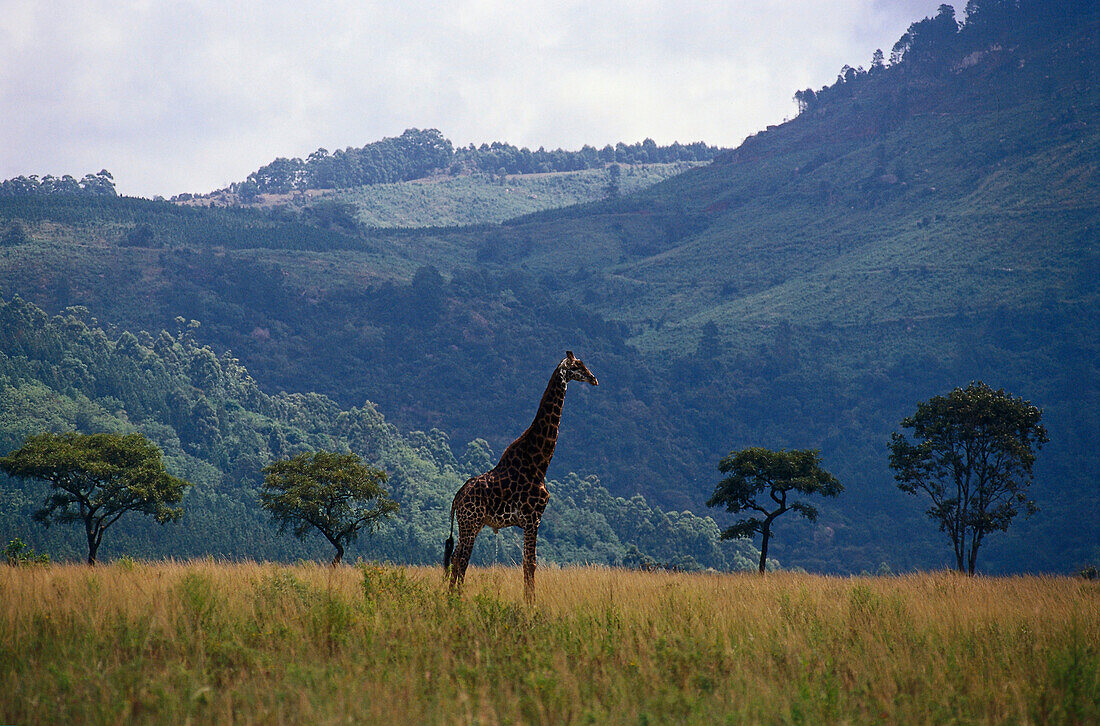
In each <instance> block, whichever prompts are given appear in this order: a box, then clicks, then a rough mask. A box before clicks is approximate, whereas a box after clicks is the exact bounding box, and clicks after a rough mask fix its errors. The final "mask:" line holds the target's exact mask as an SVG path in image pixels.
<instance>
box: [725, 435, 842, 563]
mask: <svg viewBox="0 0 1100 726" xmlns="http://www.w3.org/2000/svg"><path fill="white" fill-rule="evenodd" d="M718 470H719V471H721V472H722V473H724V474H728V475H729V476H727V477H726V478H725V479H723V480H722V481H721V482H719V483H718V486H717V487H715V489H714V494H713V495H711V497H710V499H708V500H707V506H708V507H717V506H720V505H725V507H726V510H727V511H730V512H734V513H737V512H756V513H757V514H758V515H759V516H757V515H753V516H750V517H747V518H745V519H742V520H740V521H738V522H736V523H735V524H734V525H733V526H732V527H729V528H728V529H726V530H725V531H724V532H722V539H748V538H751V537H753V536H754V535H755V534H756V533H757V532H759V533H760V534H761V537H762V539H761V542H760V573H761V574H763V573H764V567H765V565H766V564H767V561H768V540H769V539H770V538H771V527H772V522H774V521H775V519H776V517H778V516H780V515H781V514H784V513H786V512H789V511H790V510H792V509H793V510H794V511H796V512H798V513H799V514H801V515H802V516H803V517H805V518H806V519H808V520H810V521H811V522H812V521H814V520H815V519H817V508H816V507H814V506H813V505H811V504H807V503H806V502H803V501H800V500H796V499H794V498H793V497H794V495H795V494H820V495H822V496H826V497H833V496H836V495H837V494H839V493H840V492H842V491H844V487H843V486H842V485H841V484H840V482H838V481H837V480H836V479H835V478H834V477H833V475H832V474H830V473H829V472H827V471H825V469H823V468H822V467H821V454H820V452H818V451H816V450H813V449H798V450H794V451H787V450H785V449H784V450H781V451H772V450H771V449H764V448H760V447H753V448H748V449H743V450H741V451H734V452H730V453H729V454H728V455H727V456H726V457H725V458H723V459H722V461H720V462H719V463H718Z"/></svg>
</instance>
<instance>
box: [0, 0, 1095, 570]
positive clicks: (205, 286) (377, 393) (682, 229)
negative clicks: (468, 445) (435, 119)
mask: <svg viewBox="0 0 1100 726" xmlns="http://www.w3.org/2000/svg"><path fill="white" fill-rule="evenodd" d="M1098 39H1100V13H1098V11H1097V10H1096V9H1095V5H1090V4H1080V3H1061V2H1053V3H1049V2H1048V3H1036V2H1023V3H1018V4H1015V3H1003V2H991V3H986V2H983V3H971V12H969V13H968V15H967V18H966V23H965V25H963V26H961V29H960V26H959V25H958V24H957V23H956V21H955V18H954V16H953V14H952V13H949V12H947V10H943V11H941V12H940V14H939V15H938V16H937V17H935V18H930V19H927V20H925V21H922V22H919V23H915V24H914V25H913V27H912V28H910V30H909V32H908V33H906V35H905V36H904V37H903V38H902V39H901V40H900V41H899V44H898V45H897V46H896V47H895V48H894V49H893V52H892V53H891V56H892V58H891V61H890V63H889V64H887V63H886V62H885V61H884V60H882V56H885V54H881V55H876V56H875V57H874V58H873V60H872V62H871V65H870V67H869V68H868V69H867V70H866V71H864V70H862V69H860V68H858V67H857V68H845V69H843V70H842V72H841V76H840V78H839V79H838V81H837V83H836V84H834V85H832V86H830V87H828V88H825V89H820V90H818V91H799V93H798V98H799V101H800V103H802V104H803V106H804V110H803V112H802V113H801V114H800V115H799V116H798V117H797V118H796V119H794V120H792V121H791V122H789V123H786V124H783V125H781V126H778V127H774V128H770V129H768V130H767V131H765V132H761V133H760V134H758V135H757V136H754V137H752V138H750V139H749V140H747V141H746V142H745V143H744V144H743V145H742V146H741V147H740V148H738V149H736V150H733V151H731V152H729V153H728V154H724V155H722V156H721V157H720V158H718V159H717V160H716V161H715V162H714V163H712V164H710V165H709V166H706V167H703V168H698V169H693V170H689V171H687V172H685V173H683V174H681V175H678V176H676V177H673V178H670V179H669V180H667V181H665V182H663V183H661V184H658V185H656V186H654V187H651V188H649V189H647V190H644V191H641V192H638V193H634V194H630V195H626V196H622V197H621V198H616V199H608V200H605V201H601V202H598V203H592V204H587V205H583V206H580V207H570V208H567V209H561V210H555V211H547V212H540V213H537V214H532V215H528V216H524V217H520V218H517V219H512V220H510V221H507V222H505V223H504V224H501V225H484V226H480V227H469V228H463V229H440V228H434V229H424V230H418V231H388V232H387V231H381V230H371V229H366V228H364V227H363V226H362V225H361V224H357V223H354V220H353V223H350V224H342V223H340V222H339V218H336V219H329V220H328V221H327V222H326V220H324V219H316V218H315V219H308V218H304V217H293V218H285V217H281V216H280V215H279V214H277V213H274V214H273V213H263V212H259V211H255V210H238V209H233V210H216V209H184V208H179V207H174V206H172V205H169V204H158V203H155V202H146V201H143V200H130V199H98V198H97V199H77V198H73V199H70V200H62V199H55V198H50V199H48V200H47V199H45V198H43V199H38V198H35V199H0V222H2V224H3V225H5V228H8V227H10V226H11V225H19V229H21V230H22V231H23V233H22V236H19V235H16V236H14V237H12V238H11V244H10V245H9V246H7V247H5V248H4V249H3V250H2V251H0V292H2V293H3V294H5V295H7V296H9V297H10V296H11V295H13V294H16V293H18V294H20V295H22V296H23V297H25V298H26V299H28V300H32V301H34V302H35V303H37V304H38V305H40V306H42V307H44V308H45V309H47V310H49V311H50V312H57V311H60V310H61V309H63V308H64V307H65V306H66V305H71V304H75V303H80V304H84V305H86V306H87V307H88V308H89V309H90V310H92V311H93V313H94V314H95V315H97V316H98V317H99V318H100V319H102V320H108V321H111V323H113V324H117V325H119V326H120V327H124V328H129V329H133V330H137V329H142V328H144V329H149V330H159V329H160V328H162V327H165V326H170V325H171V321H172V319H173V318H174V317H175V316H179V315H182V316H184V317H185V318H194V319H197V320H200V321H201V322H202V326H201V327H200V328H198V329H197V330H195V331H193V333H192V336H193V338H194V340H195V341H196V344H209V345H211V346H212V347H214V348H215V349H217V350H226V349H230V350H232V351H233V355H235V356H238V357H239V358H240V359H241V360H242V361H243V362H244V363H245V364H246V365H247V366H248V368H249V370H251V371H253V373H254V374H255V375H256V377H257V380H259V381H260V382H261V384H262V385H263V386H265V387H266V390H267V391H268V393H267V394H265V395H269V394H274V393H275V392H277V391H287V392H298V393H307V392H319V393H322V394H324V395H325V396H328V397H330V398H331V399H332V401H334V403H331V404H330V405H332V406H334V407H335V409H334V410H349V409H351V408H352V407H355V406H359V405H361V404H362V402H363V401H364V400H366V399H369V400H371V401H374V402H375V403H376V404H377V406H378V409H379V410H380V411H383V412H385V414H386V417H387V419H388V420H390V421H392V422H393V423H394V424H396V425H397V426H398V427H399V428H400V429H401V430H417V429H419V430H428V429H430V428H432V427H436V428H438V429H440V430H443V431H447V432H448V433H449V435H450V436H451V438H452V440H454V441H469V440H472V439H474V438H477V437H482V438H484V439H486V440H487V441H488V443H489V445H490V446H491V447H492V448H493V449H495V450H497V451H499V450H501V449H502V447H503V446H504V445H506V444H507V443H508V441H509V440H510V438H511V437H512V436H514V435H515V433H517V432H518V431H520V430H522V428H523V427H524V426H525V425H526V424H527V422H528V420H529V418H530V415H531V411H532V410H533V407H534V405H535V403H536V402H537V400H538V397H539V395H540V394H541V391H542V387H543V385H544V384H545V380H546V376H547V375H548V373H549V370H550V369H551V368H552V367H553V365H554V364H555V363H556V362H557V360H559V359H560V357H561V355H562V352H563V351H564V350H565V349H566V348H570V349H572V350H574V351H576V352H577V353H578V355H580V356H581V357H583V358H584V360H585V362H586V363H587V364H589V366H590V367H591V369H592V371H593V373H595V374H596V375H597V376H598V377H599V378H600V382H601V385H600V387H599V388H598V389H594V390H592V391H583V392H575V393H571V394H570V400H569V402H568V404H567V411H566V421H565V424H564V427H563V433H562V436H563V446H561V447H560V448H559V451H558V454H557V458H556V459H555V469H552V476H558V477H559V478H560V477H562V476H563V475H562V474H560V473H559V474H554V473H553V472H554V471H555V470H556V471H557V472H566V471H578V472H585V473H589V472H591V473H594V474H596V475H598V476H599V478H600V481H601V482H602V484H603V485H604V486H606V487H607V488H608V490H609V491H610V492H612V493H614V494H617V495H625V496H631V495H633V494H635V493H638V492H640V493H642V494H643V495H644V496H645V497H646V499H647V501H652V502H655V503H657V504H659V505H661V506H664V507H672V508H675V509H677V510H679V509H684V508H691V509H692V510H694V511H696V512H700V511H701V509H702V502H703V501H705V499H706V498H707V496H708V495H709V494H710V493H711V492H712V491H713V488H714V484H715V483H716V482H717V479H718V473H717V470H716V466H717V462H718V460H719V459H720V458H721V457H722V456H723V455H725V454H726V453H727V452H729V451H730V450H732V449H734V448H739V447H743V446H750V445H759V446H766V447H770V448H781V447H791V448H820V449H821V450H822V455H823V460H824V464H825V466H826V468H828V469H829V470H830V471H831V472H832V473H833V474H835V475H836V476H837V477H838V479H840V481H841V482H842V483H843V484H844V485H845V487H846V492H845V494H843V495H842V496H840V497H839V498H838V499H837V500H835V502H829V503H828V504H827V505H823V506H822V507H821V510H822V514H821V517H820V519H819V521H818V522H817V523H816V524H814V525H811V524H807V523H804V522H798V523H795V522H788V523H782V524H781V525H780V531H779V532H778V533H777V538H776V539H775V540H773V544H772V550H771V551H772V552H774V554H775V556H776V558H777V559H778V560H779V561H780V562H783V563H784V564H792V565H802V566H805V567H807V568H810V569H814V570H820V571H831V572H853V571H855V572H858V571H860V570H874V569H876V568H878V567H879V566H880V564H882V563H885V564H887V565H888V566H889V567H891V568H894V569H908V568H913V567H930V566H939V565H943V564H945V563H946V562H947V560H948V555H949V547H948V545H947V542H946V538H945V537H944V536H943V535H942V534H941V533H939V532H937V531H935V525H934V524H932V523H931V522H929V521H928V520H927V518H925V517H924V515H923V512H922V510H923V508H924V506H925V505H924V504H923V503H922V502H919V501H917V500H915V499H910V498H906V497H903V496H902V495H901V494H900V493H899V492H898V491H897V489H896V487H895V486H894V484H893V481H892V476H891V472H890V470H889V469H888V467H887V452H886V444H887V442H888V440H889V436H890V432H891V431H893V430H895V429H896V428H897V426H898V422H899V421H900V420H901V418H902V417H904V416H906V415H909V414H911V413H912V412H913V410H914V408H915V406H916V404H917V402H918V401H921V400H924V399H927V398H928V397H930V396H932V395H936V394H940V393H944V392H946V391H947V390H949V389H950V388H952V387H954V386H957V385H965V384H966V383H967V382H969V381H970V380H975V379H981V380H984V381H985V382H987V383H989V384H990V385H993V386H995V387H1004V388H1006V389H1007V390H1009V391H1010V392H1012V393H1014V394H1016V395H1019V396H1023V397H1024V398H1026V399H1028V400H1030V401H1032V402H1033V403H1035V404H1036V405H1038V406H1040V407H1042V408H1043V409H1044V423H1045V424H1046V425H1047V427H1048V429H1049V431H1050V436H1051V443H1050V444H1049V445H1048V446H1047V447H1046V448H1045V449H1044V450H1043V452H1042V453H1041V454H1040V456H1039V460H1038V464H1037V467H1036V474H1037V480H1036V486H1035V489H1034V498H1035V499H1036V501H1037V503H1038V505H1039V507H1040V512H1039V514H1037V515H1036V516H1034V517H1033V518H1032V519H1030V520H1028V521H1021V522H1018V523H1016V524H1014V525H1013V527H1012V528H1011V529H1010V531H1009V533H1008V534H1007V535H998V536H995V537H992V538H990V540H989V541H988V544H987V545H986V546H985V548H984V549H983V554H982V561H981V563H980V565H981V567H982V568H983V569H984V570H986V571H992V572H1003V571H1028V570H1056V571H1069V570H1071V569H1073V568H1074V567H1076V566H1078V565H1080V564H1082V563H1084V562H1087V561H1090V560H1095V559H1096V558H1097V557H1098V556H1100V553H1098V552H1097V551H1096V547H1097V544H1096V543H1097V542H1100V529H1098V528H1100V525H1098V524H1097V521H1096V518H1095V514H1094V513H1095V512H1096V511H1098V510H1100V484H1098V482H1097V479H1096V476H1095V473H1094V472H1096V471H1098V470H1100V460H1098V455H1097V453H1096V452H1097V451H1100V447H1098V446H1097V444H1098V443H1100V415H1098V414H1097V411H1098V410H1100V371H1098V369H1097V368H1098V361H1100V284H1098V280H1100V249H1098V237H1100V231H1098V230H1100V204H1098V201H1097V200H1098V199H1100V173H1098V168H1097V163H1096V159H1098V158H1100V90H1098V86H1097V80H1098V79H1097V64H1096V61H1095V59H1096V58H1097V57H1098V54H1100V40H1098ZM869 55H870V54H869ZM5 352H7V350H6V349H5ZM278 395H282V394H278Z"/></svg>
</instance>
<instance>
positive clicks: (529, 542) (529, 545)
mask: <svg viewBox="0 0 1100 726" xmlns="http://www.w3.org/2000/svg"><path fill="white" fill-rule="evenodd" d="M538 537H539V522H538V520H537V519H536V520H535V521H533V522H529V523H528V524H526V525H524V527H523V599H524V600H526V601H527V604H528V605H534V604H535V565H536V556H535V549H536V547H537V544H538Z"/></svg>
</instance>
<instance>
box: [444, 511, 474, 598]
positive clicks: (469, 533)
mask: <svg viewBox="0 0 1100 726" xmlns="http://www.w3.org/2000/svg"><path fill="white" fill-rule="evenodd" d="M480 531H481V527H477V528H476V529H475V528H474V527H473V526H471V525H464V524H463V523H462V522H459V525H458V544H456V545H455V550H454V557H453V558H452V559H451V589H452V590H456V589H458V588H460V587H462V581H463V580H464V579H465V578H466V568H467V567H468V566H469V565H470V555H471V554H472V553H473V551H474V541H475V540H476V539H477V535H478V532H480Z"/></svg>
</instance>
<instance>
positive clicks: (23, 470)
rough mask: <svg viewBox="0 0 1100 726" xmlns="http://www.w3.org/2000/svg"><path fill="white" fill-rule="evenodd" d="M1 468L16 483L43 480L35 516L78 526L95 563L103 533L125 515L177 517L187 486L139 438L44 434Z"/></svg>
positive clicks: (90, 561)
mask: <svg viewBox="0 0 1100 726" xmlns="http://www.w3.org/2000/svg"><path fill="white" fill-rule="evenodd" d="M0 470H3V471H4V473H6V474H8V475H9V476H15V477H19V478H21V479H42V480H44V481H45V482H46V483H48V484H49V485H50V487H51V488H52V491H51V493H50V495H49V496H48V497H47V498H46V501H45V504H44V506H43V507H42V508H41V509H39V510H38V511H37V512H35V513H34V518H35V519H36V520H37V521H39V522H42V524H44V525H46V526H47V527H48V526H49V525H50V524H51V523H52V522H80V523H82V524H83V525H84V532H85V535H86V536H87V539H88V564H89V565H94V564H95V561H96V553H97V552H98V551H99V546H100V544H101V543H102V542H103V533H104V532H106V531H107V529H108V528H109V527H110V526H111V525H112V524H114V523H115V522H117V521H118V520H119V519H120V518H121V517H122V515H124V514H126V513H127V512H140V513H142V514H149V515H152V516H153V518H154V519H156V521H157V522H158V523H160V524H164V523H166V522H171V521H173V520H176V519H179V518H180V516H181V515H182V514H183V509H182V508H180V507H172V506H170V505H172V504H178V503H179V501H180V500H181V499H182V498H183V489H184V487H187V486H190V484H189V483H188V482H186V481H184V480H182V479H177V478H176V477H174V476H171V475H170V474H168V472H166V471H165V470H164V462H163V460H162V457H161V451H160V449H159V448H157V447H156V445H155V444H153V443H151V442H150V441H149V440H148V439H146V438H145V437H144V436H142V435H141V434H126V435H122V434H78V433H73V432H69V433H64V434H53V433H44V434H38V435H37V436H31V437H29V438H27V440H26V441H25V442H24V443H23V446H22V447H20V448H19V449H17V450H15V451H13V452H11V453H10V454H8V455H7V456H5V457H3V458H0Z"/></svg>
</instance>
